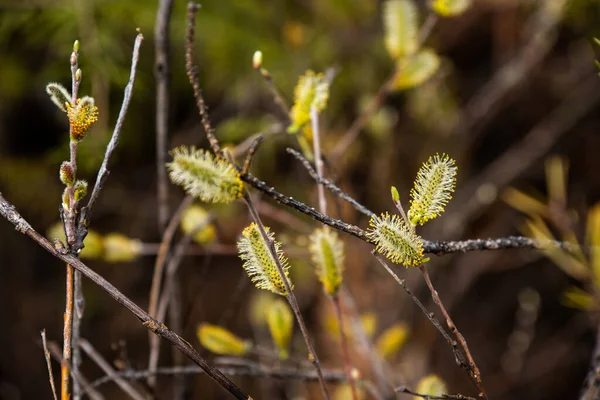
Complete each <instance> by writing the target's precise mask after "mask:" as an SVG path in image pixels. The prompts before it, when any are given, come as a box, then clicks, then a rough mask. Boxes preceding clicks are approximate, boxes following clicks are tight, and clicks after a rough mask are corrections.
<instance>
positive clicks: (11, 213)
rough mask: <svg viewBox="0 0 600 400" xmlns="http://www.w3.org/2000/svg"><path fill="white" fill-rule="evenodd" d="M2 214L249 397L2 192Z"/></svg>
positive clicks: (222, 382)
mask: <svg viewBox="0 0 600 400" xmlns="http://www.w3.org/2000/svg"><path fill="white" fill-rule="evenodd" d="M0 215H2V216H3V217H4V218H5V219H7V220H8V221H9V222H11V223H12V224H13V225H14V226H15V228H16V229H17V230H18V231H19V232H21V233H23V234H25V235H27V236H29V237H30V238H31V239H33V240H34V241H36V242H37V243H38V244H39V245H40V246H41V247H43V248H44V249H45V250H46V251H48V252H49V253H50V254H52V255H54V256H55V257H56V258H58V259H60V260H62V261H64V262H65V263H67V264H69V265H71V266H72V267H73V268H75V269H76V270H78V271H80V272H81V273H82V274H83V275H84V276H86V277H87V278H88V279H90V280H91V281H93V282H94V283H95V284H97V285H98V286H100V287H101V288H102V289H103V290H104V291H105V292H106V293H108V294H109V295H110V296H111V297H112V298H113V299H115V300H116V301H117V302H118V303H119V304H121V305H122V306H123V307H125V308H127V309H128V310H129V311H130V312H131V313H132V314H133V315H135V316H136V317H137V318H138V319H139V320H140V322H141V323H142V325H144V326H145V327H146V328H147V329H149V330H150V331H152V332H153V333H154V334H156V335H158V336H160V337H162V338H164V339H166V340H168V341H169V342H171V344H172V345H173V346H175V347H177V348H178V349H179V350H180V351H181V352H182V353H183V354H185V355H186V356H187V357H188V358H190V359H191V360H192V361H193V362H194V363H196V364H197V365H198V366H200V368H202V369H203V370H204V371H205V373H206V374H207V375H208V376H210V377H211V378H212V379H213V380H215V381H216V382H217V383H219V384H220V385H221V386H222V387H223V388H225V389H226V390H228V391H229V392H230V393H231V394H232V395H234V396H235V397H236V398H238V399H248V398H249V396H248V395H246V394H245V393H244V392H243V391H242V390H241V389H240V388H238V387H237V386H236V385H235V384H234V383H233V382H231V381H230V380H229V379H228V378H227V377H226V376H225V375H223V373H221V372H220V371H219V370H218V369H216V368H214V367H213V366H211V365H210V364H208V363H207V362H206V361H205V360H204V359H203V358H202V356H200V354H198V352H197V351H196V350H194V348H193V347H192V345H191V344H189V343H188V342H186V341H185V340H184V339H182V338H181V337H180V336H179V335H177V334H176V333H175V332H173V331H171V330H170V329H169V328H167V326H166V325H165V324H163V323H162V322H160V321H157V320H156V319H154V318H152V317H151V316H150V315H149V314H148V313H147V312H146V311H144V310H143V309H142V308H140V307H139V306H138V305H137V304H135V303H134V302H133V301H131V300H130V299H129V298H128V297H127V296H125V295H124V294H123V293H121V292H120V291H119V290H117V288H115V287H114V286H113V285H112V284H110V283H109V282H108V281H107V280H106V279H104V278H103V277H102V276H100V275H98V274H97V273H96V272H95V271H93V270H92V269H90V268H89V267H88V266H86V265H85V264H84V263H82V262H81V261H80V260H79V259H78V258H77V257H75V256H74V255H72V254H65V252H64V251H59V250H57V249H55V248H54V246H53V245H52V243H50V242H49V241H48V240H47V239H46V238H45V237H43V236H42V235H40V234H39V233H37V232H36V231H35V230H33V228H31V225H29V223H28V222H27V221H25V219H23V217H21V215H20V214H19V213H18V211H17V210H16V208H15V207H14V206H13V205H12V204H10V203H9V202H8V201H6V199H5V198H4V197H3V196H2V193H0Z"/></svg>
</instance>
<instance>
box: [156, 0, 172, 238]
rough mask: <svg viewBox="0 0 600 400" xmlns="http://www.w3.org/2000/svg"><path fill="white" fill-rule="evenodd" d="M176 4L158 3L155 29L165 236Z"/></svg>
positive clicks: (160, 204) (163, 0)
mask: <svg viewBox="0 0 600 400" xmlns="http://www.w3.org/2000/svg"><path fill="white" fill-rule="evenodd" d="M172 10H173V0H159V2H158V12H157V13H156V22H155V25H154V37H155V44H154V48H155V52H154V53H155V59H154V74H155V76H156V172H157V179H158V181H157V198H158V226H159V229H160V231H161V232H162V231H163V230H164V229H165V226H166V225H167V221H168V218H169V179H168V177H167V170H166V168H165V162H166V161H167V143H168V128H169V78H170V69H171V65H170V64H171V63H170V59H169V25H170V22H171V12H172Z"/></svg>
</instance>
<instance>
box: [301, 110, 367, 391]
mask: <svg viewBox="0 0 600 400" xmlns="http://www.w3.org/2000/svg"><path fill="white" fill-rule="evenodd" d="M310 122H311V125H312V132H313V151H314V153H315V167H316V169H317V179H316V181H317V193H318V197H319V211H320V212H321V213H322V214H324V215H327V198H326V197H325V185H324V184H323V182H321V181H320V179H322V178H323V156H322V154H321V134H320V127H319V110H317V108H316V107H315V106H311V108H310ZM330 298H331V302H332V304H333V308H334V309H335V315H336V318H337V322H338V327H339V329H340V343H341V346H342V354H343V358H344V369H345V371H346V376H347V378H348V382H349V383H350V390H351V392H352V399H353V400H356V399H357V395H356V384H355V382H354V378H353V377H352V364H351V363H350V352H349V350H348V343H347V341H346V332H345V331H344V323H343V317H342V310H341V307H340V300H339V297H338V295H337V294H336V295H333V296H330Z"/></svg>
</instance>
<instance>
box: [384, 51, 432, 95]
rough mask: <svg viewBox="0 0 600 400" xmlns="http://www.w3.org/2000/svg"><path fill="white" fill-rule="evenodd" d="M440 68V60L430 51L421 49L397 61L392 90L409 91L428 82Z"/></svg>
mask: <svg viewBox="0 0 600 400" xmlns="http://www.w3.org/2000/svg"><path fill="white" fill-rule="evenodd" d="M439 68H440V58H439V56H438V55H437V54H436V53H435V51H433V50H432V49H423V50H421V51H419V52H418V53H416V54H413V55H411V56H407V57H403V58H400V59H399V60H398V61H397V67H396V70H397V71H398V72H397V73H396V75H395V76H394V89H395V90H406V89H411V88H414V87H417V86H420V85H421V84H423V83H425V82H426V81H427V80H429V79H430V78H431V77H432V76H433V75H434V74H435V73H436V72H437V71H438V69H439Z"/></svg>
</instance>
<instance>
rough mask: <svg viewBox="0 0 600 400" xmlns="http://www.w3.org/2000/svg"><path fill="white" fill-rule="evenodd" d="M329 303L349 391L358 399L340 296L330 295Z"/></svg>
mask: <svg viewBox="0 0 600 400" xmlns="http://www.w3.org/2000/svg"><path fill="white" fill-rule="evenodd" d="M330 299H331V304H332V305H333V309H334V310H335V317H336V319H337V323H338V327H339V330H340V343H341V346H342V357H343V358H344V370H345V371H346V379H347V380H348V383H349V384H350V391H351V393H352V399H353V400H356V399H358V396H357V394H356V379H355V378H354V369H353V367H352V360H351V359H350V349H349V348H348V340H347V338H346V332H345V331H344V314H343V313H342V308H341V307H340V298H339V295H338V294H335V295H334V296H330Z"/></svg>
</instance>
